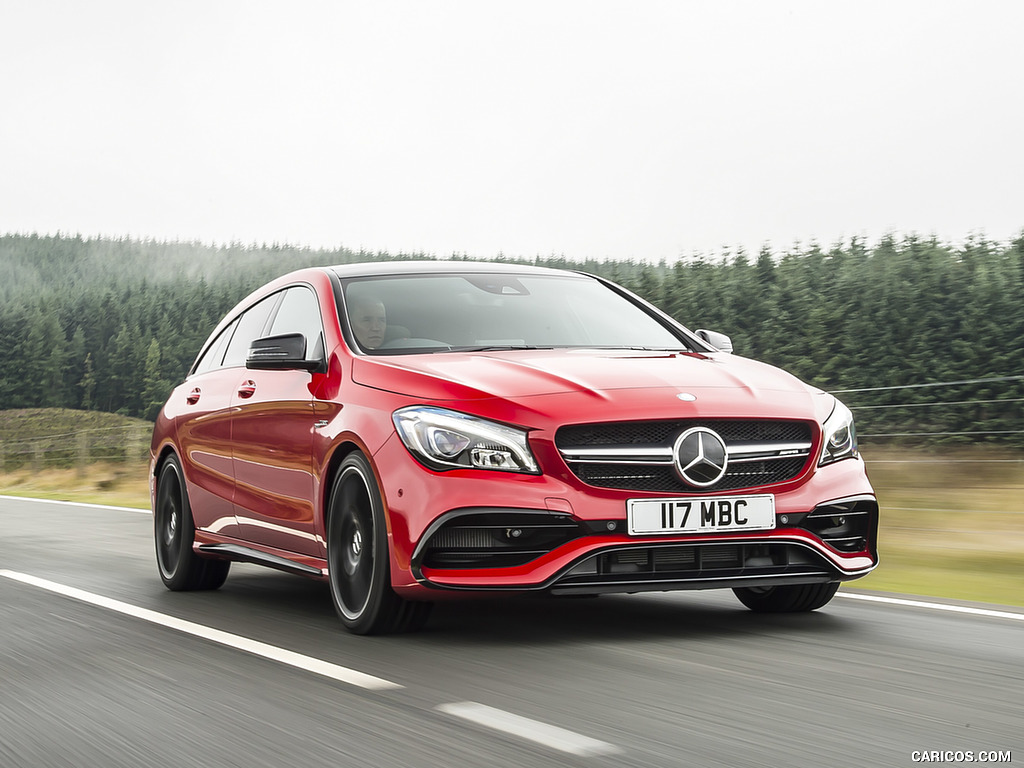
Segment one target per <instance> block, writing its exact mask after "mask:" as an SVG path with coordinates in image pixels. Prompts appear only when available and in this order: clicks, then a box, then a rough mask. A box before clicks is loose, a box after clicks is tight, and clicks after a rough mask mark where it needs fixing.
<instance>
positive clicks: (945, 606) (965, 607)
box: [836, 592, 1024, 621]
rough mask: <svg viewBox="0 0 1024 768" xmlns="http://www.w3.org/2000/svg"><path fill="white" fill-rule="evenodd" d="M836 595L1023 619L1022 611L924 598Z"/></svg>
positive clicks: (978, 614) (837, 594)
mask: <svg viewBox="0 0 1024 768" xmlns="http://www.w3.org/2000/svg"><path fill="white" fill-rule="evenodd" d="M836 596H837V597H848V598H850V599H851V600H866V601H868V602H872V603H888V604H889V605H902V606H904V607H907V608H931V609H933V610H936V611H949V612H950V613H967V614H970V615H971V616H989V617H991V618H995V619H1012V620H1014V621H1024V613H1013V612H1011V611H993V610H991V609H989V608H972V607H971V606H969V605H949V604H948V603H929V602H925V601H924V600H907V599H905V598H902V597H883V596H881V595H865V594H861V593H860V592H837V593H836Z"/></svg>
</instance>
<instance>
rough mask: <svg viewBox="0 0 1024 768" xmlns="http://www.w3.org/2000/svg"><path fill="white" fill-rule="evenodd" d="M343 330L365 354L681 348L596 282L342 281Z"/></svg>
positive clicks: (510, 277) (479, 277)
mask: <svg viewBox="0 0 1024 768" xmlns="http://www.w3.org/2000/svg"><path fill="white" fill-rule="evenodd" d="M345 303H346V313H347V321H348V327H349V329H350V330H351V332H352V336H353V337H354V340H355V341H356V342H357V343H358V345H359V347H360V348H361V349H362V350H363V351H369V352H371V353H374V354H376V353H377V351H378V350H379V351H380V353H382V354H396V353H397V354H409V353H417V352H422V351H423V350H424V349H435V350H441V351H443V350H445V349H453V350H458V349H460V348H461V349H464V348H468V347H487V348H491V347H506V346H507V347H523V346H536V347H625V348H636V347H645V348H652V349H685V348H686V346H685V341H684V339H683V338H682V337H681V336H679V335H678V334H676V333H673V331H672V330H670V328H669V327H667V325H666V324H665V323H664V322H662V321H660V320H659V319H658V318H657V317H655V316H654V315H653V314H652V313H651V312H649V311H647V310H645V309H643V308H642V307H641V306H638V305H637V304H636V303H634V302H633V301H630V300H629V299H627V298H625V297H623V296H622V295H620V294H619V293H616V292H615V291H613V290H612V289H610V288H608V287H607V286H605V285H604V284H602V283H600V282H598V281H597V280H595V279H593V278H588V277H584V276H565V277H563V276H548V275H529V274H521V275H517V274H467V275H436V276H435V275H430V276H427V275H417V276H412V277H405V276H401V277H390V276H389V277H381V278H361V279H354V280H349V281H347V283H346V285H345Z"/></svg>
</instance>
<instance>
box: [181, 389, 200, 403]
mask: <svg viewBox="0 0 1024 768" xmlns="http://www.w3.org/2000/svg"><path fill="white" fill-rule="evenodd" d="M201 394H203V390H201V389H200V388H199V387H196V388H195V389H193V390H192V391H191V392H189V393H188V395H187V396H186V397H185V402H186V403H188V404H189V405H195V404H196V403H198V402H199V396H200V395H201Z"/></svg>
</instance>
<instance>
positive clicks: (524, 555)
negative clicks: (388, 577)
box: [416, 511, 585, 569]
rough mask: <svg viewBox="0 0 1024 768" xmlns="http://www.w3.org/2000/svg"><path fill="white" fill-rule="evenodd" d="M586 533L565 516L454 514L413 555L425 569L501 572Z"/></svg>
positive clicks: (516, 513) (504, 513)
mask: <svg viewBox="0 0 1024 768" xmlns="http://www.w3.org/2000/svg"><path fill="white" fill-rule="evenodd" d="M584 533H585V531H584V530H583V529H582V528H581V527H580V526H579V524H578V523H576V521H575V520H573V518H571V517H570V516H568V515H564V514H558V513H547V512H539V511H538V512H529V511H507V512H476V513H473V512H471V513H455V514H453V515H451V516H449V517H447V518H445V520H444V521H443V522H442V523H441V525H439V526H437V527H435V528H434V529H433V530H431V531H428V532H427V534H426V538H425V542H424V544H423V545H421V547H419V548H418V550H417V557H416V559H417V560H418V561H419V562H418V565H420V566H422V567H425V568H444V569H468V568H502V567H511V566H516V565H523V564H525V563H528V562H530V561H531V560H535V559H537V558H538V557H541V556H542V555H546V554H547V553H548V552H550V551H551V550H553V549H555V548H556V547H559V546H561V545H562V544H564V543H566V542H567V541H572V540H573V539H575V538H578V537H579V536H582V535H584Z"/></svg>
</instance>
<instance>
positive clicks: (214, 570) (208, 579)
mask: <svg viewBox="0 0 1024 768" xmlns="http://www.w3.org/2000/svg"><path fill="white" fill-rule="evenodd" d="M195 535H196V529H195V523H194V521H193V520H192V507H191V506H190V505H189V502H188V491H187V490H186V488H185V475H184V474H183V473H182V471H181V463H180V462H179V461H178V457H177V456H174V455H173V454H172V455H171V456H169V457H168V458H167V461H166V462H164V465H163V467H162V468H161V470H160V476H159V478H158V479H157V484H156V505H155V507H154V509H153V538H154V540H155V543H156V563H157V567H158V568H159V570H160V578H161V579H162V580H163V582H164V586H166V587H167V588H168V589H170V590H172V591H174V592H182V591H188V590H196V589H217V588H218V587H220V586H221V585H222V584H223V583H224V580H225V579H226V578H227V577H228V570H229V569H230V568H231V563H230V562H229V561H227V560H216V559H213V558H208V557H200V556H199V555H197V554H196V553H195V551H194V550H193V549H192V544H193V543H194V542H195Z"/></svg>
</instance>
